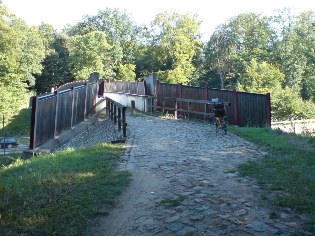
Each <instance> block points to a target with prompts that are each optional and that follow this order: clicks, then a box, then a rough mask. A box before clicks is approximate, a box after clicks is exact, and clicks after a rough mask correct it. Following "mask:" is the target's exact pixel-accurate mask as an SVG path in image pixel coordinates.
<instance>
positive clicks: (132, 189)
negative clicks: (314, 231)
mask: <svg viewBox="0 0 315 236" xmlns="http://www.w3.org/2000/svg"><path fill="white" fill-rule="evenodd" d="M127 122H128V139H127V143H126V147H127V148H126V151H125V156H124V158H123V161H122V162H121V164H120V167H119V169H122V170H128V171H130V172H131V173H132V176H133V180H132V181H131V184H130V186H129V187H128V188H127V190H126V191H125V192H124V193H123V194H122V195H121V196H120V198H119V199H118V201H117V206H116V207H115V208H114V209H113V210H112V211H111V213H110V214H109V216H107V217H104V218H101V219H100V220H99V224H98V226H97V227H94V228H93V229H91V230H89V232H88V233H87V235H106V236H111V235H126V236H127V235H128V236H131V235H137V236H138V235H290V234H293V233H295V232H300V230H301V228H302V226H303V224H304V223H305V222H306V221H308V220H309V218H308V216H307V215H297V214H295V213H294V212H293V211H291V210H290V209H289V208H280V207H275V206H272V205H270V204H269V203H268V202H265V201H263V200H262V199H261V195H260V194H261V190H260V188H259V187H258V186H257V184H256V183H255V181H253V180H250V179H247V178H241V177H239V176H238V173H237V169H236V168H237V166H238V165H239V164H241V163H244V162H247V161H249V160H253V159H255V158H259V157H261V155H262V154H263V153H262V152H261V151H260V150H259V149H258V148H257V147H256V146H255V145H253V144H252V143H249V142H247V141H245V140H243V139H241V138H239V137H238V136H236V135H233V134H230V133H228V134H227V135H224V134H222V133H219V134H215V131H214V128H213V127H211V126H210V125H209V124H206V123H202V122H194V121H186V120H173V119H161V118H159V117H154V116H146V115H139V116H136V117H134V116H128V117H127ZM304 233H305V234H306V235H308V232H304Z"/></svg>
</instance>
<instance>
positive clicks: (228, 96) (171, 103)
mask: <svg viewBox="0 0 315 236" xmlns="http://www.w3.org/2000/svg"><path fill="white" fill-rule="evenodd" d="M100 90H102V91H104V92H114V93H118V92H120V93H134V94H138V95H153V96H155V97H156V100H157V107H161V108H160V111H162V110H164V111H165V110H168V112H169V113H171V114H174V112H175V106H176V98H179V99H193V100H208V101H211V99H214V98H218V99H219V100H221V101H223V102H226V103H228V104H231V106H226V111H227V121H228V122H229V123H230V124H235V125H239V126H259V127H262V126H265V125H267V126H271V106H270V94H269V93H267V94H255V93H245V92H238V91H237V90H225V89H211V88H208V87H207V86H206V87H195V86H187V85H182V84H168V83H162V82H159V81H158V80H155V82H154V91H155V93H154V94H148V93H147V91H148V89H147V88H146V82H145V81H144V82H141V83H140V82H122V81H120V82H117V81H116V82H106V81H103V82H102V84H101V87H100ZM162 103H163V104H162ZM177 105H178V107H177V109H179V110H181V109H183V110H188V105H190V107H189V110H191V111H195V112H196V113H195V114H193V115H192V116H191V117H195V118H200V119H204V115H202V114H198V112H205V113H209V112H211V109H212V108H211V106H208V107H206V109H205V105H204V103H198V102H196V103H191V104H188V103H187V102H186V103H185V102H179V103H178V104H177ZM162 107H164V108H163V109H162ZM167 108H169V109H167Z"/></svg>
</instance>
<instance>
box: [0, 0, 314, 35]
mask: <svg viewBox="0 0 315 236" xmlns="http://www.w3.org/2000/svg"><path fill="white" fill-rule="evenodd" d="M3 3H4V4H5V5H6V6H7V7H8V9H9V10H10V12H11V13H14V14H15V15H16V16H17V17H19V18H22V19H23V20H25V21H26V23H27V24H29V25H39V24H40V23H41V22H45V23H49V24H51V25H53V26H54V27H55V28H56V29H58V30H61V29H62V28H63V27H64V26H65V25H66V24H74V23H76V22H78V21H80V20H81V19H82V16H83V15H93V14H96V13H97V12H98V10H99V9H104V8H106V7H109V8H120V9H123V10H126V11H127V12H128V13H129V14H130V15H131V18H132V19H133V20H134V21H136V22H137V23H139V24H146V25H149V24H150V22H151V21H152V20H153V19H154V16H155V15H156V14H157V13H159V12H162V11H166V10H174V11H177V12H180V13H192V14H197V15H198V19H199V20H201V21H202V24H201V27H200V31H201V33H202V34H203V40H204V41H205V40H208V39H209V37H210V35H211V33H212V32H213V31H214V29H215V27H216V26H218V25H219V24H222V23H224V22H225V21H226V20H228V19H229V18H231V17H233V16H236V15H238V14H240V13H244V12H258V13H264V14H266V15H270V14H272V13H273V11H274V10H276V9H280V8H284V7H288V8H292V9H293V10H294V11H295V12H300V11H305V10H312V11H315V0H263V1H260V0H215V1H211V0H191V1H186V0H157V1H156V0H3Z"/></svg>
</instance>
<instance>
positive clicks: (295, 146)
mask: <svg viewBox="0 0 315 236" xmlns="http://www.w3.org/2000/svg"><path fill="white" fill-rule="evenodd" d="M230 130H232V131H233V132H234V133H236V134H238V135H240V136H242V137H244V138H246V139H248V140H249V141H252V142H254V143H256V144H258V145H260V147H262V148H265V149H266V150H267V151H268V155H265V156H264V157H263V158H259V159H257V160H255V161H251V162H248V163H246V164H243V165H241V166H240V169H239V170H240V174H241V175H242V176H250V177H254V178H256V179H257V181H258V183H259V184H260V185H261V186H262V187H263V188H264V189H265V193H264V196H265V197H267V198H268V199H269V200H271V201H272V202H273V203H274V204H278V205H283V206H288V207H290V208H292V209H294V210H296V211H300V212H307V213H311V214H312V216H313V220H314V222H315V145H314V144H315V142H314V139H315V137H311V136H308V137H305V136H298V135H294V134H287V133H284V132H281V131H277V130H272V129H270V128H240V127H231V128H230Z"/></svg>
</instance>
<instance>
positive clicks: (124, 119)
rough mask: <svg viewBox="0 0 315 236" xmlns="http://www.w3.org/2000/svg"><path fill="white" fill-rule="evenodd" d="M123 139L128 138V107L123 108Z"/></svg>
mask: <svg viewBox="0 0 315 236" xmlns="http://www.w3.org/2000/svg"><path fill="white" fill-rule="evenodd" d="M122 122H123V137H127V122H126V107H123V108H122Z"/></svg>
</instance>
